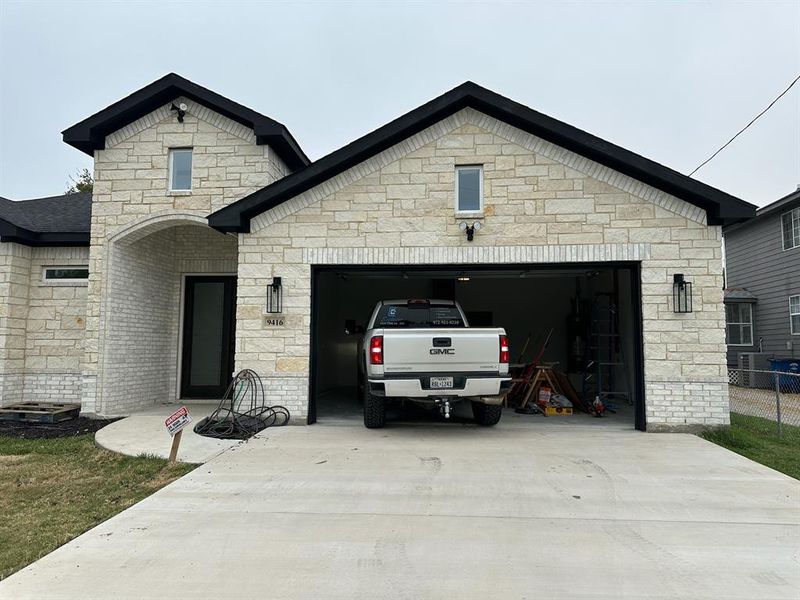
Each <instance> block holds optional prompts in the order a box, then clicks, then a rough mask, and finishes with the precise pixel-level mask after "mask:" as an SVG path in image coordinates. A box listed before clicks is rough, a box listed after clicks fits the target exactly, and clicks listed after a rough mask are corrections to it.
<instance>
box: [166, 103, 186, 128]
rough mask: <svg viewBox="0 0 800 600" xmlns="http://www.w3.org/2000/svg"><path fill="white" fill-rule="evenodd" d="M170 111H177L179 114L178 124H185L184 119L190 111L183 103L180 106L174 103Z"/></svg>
mask: <svg viewBox="0 0 800 600" xmlns="http://www.w3.org/2000/svg"><path fill="white" fill-rule="evenodd" d="M169 109H170V110H174V111H177V113H178V123H183V117H185V116H186V111H187V110H188V109H189V107H188V106H186V105H185V104H184V103H183V102H181V103H180V104H179V105H178V106H175V103H174V102H173V103H172V106H170V107H169Z"/></svg>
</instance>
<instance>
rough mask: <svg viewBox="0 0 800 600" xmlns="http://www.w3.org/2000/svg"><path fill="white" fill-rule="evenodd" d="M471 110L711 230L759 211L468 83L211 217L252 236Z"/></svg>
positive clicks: (226, 228)
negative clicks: (327, 185) (640, 189)
mask: <svg viewBox="0 0 800 600" xmlns="http://www.w3.org/2000/svg"><path fill="white" fill-rule="evenodd" d="M467 107H471V108H474V109H476V110H478V111H480V112H482V113H484V114H487V115H489V116H491V117H494V118H496V119H499V120H501V121H503V122H506V123H508V124H509V125H512V126H514V127H517V128H519V129H522V130H523V131H526V132H528V133H532V134H534V135H537V136H538V137H541V138H542V139H545V140H547V141H550V142H552V143H554V144H556V145H558V146H561V147H564V148H566V149H568V150H571V151H573V152H575V153H577V154H580V155H582V156H585V157H587V158H589V159H591V160H594V161H596V162H598V163H600V164H603V165H605V166H607V167H610V168H612V169H615V170H617V171H619V172H621V173H624V174H626V175H628V176H630V177H633V178H634V179H637V180H638V181H642V182H643V183H647V184H649V185H652V186H653V187H655V188H657V189H660V190H663V191H665V192H667V193H669V194H672V195H674V196H676V197H678V198H681V199H683V200H685V201H687V202H690V203H691V204H694V205H695V206H698V207H700V208H702V209H703V210H705V211H706V214H707V220H708V223H709V225H721V224H724V223H727V222H731V221H735V220H739V219H747V218H751V217H752V216H753V215H754V214H755V209H756V207H755V206H754V205H752V204H750V203H748V202H745V201H743V200H740V199H739V198H736V197H734V196H731V195H729V194H726V193H725V192H722V191H720V190H718V189H716V188H713V187H711V186H709V185H706V184H704V183H701V182H700V181H697V180H695V179H691V178H690V177H687V176H686V175H683V174H681V173H678V172H677V171H673V170H672V169H670V168H668V167H665V166H663V165H660V164H658V163H656V162H654V161H651V160H649V159H647V158H644V157H643V156H639V155H638V154H635V153H633V152H631V151H629V150H625V149H624V148H621V147H619V146H616V145H615V144H612V143H611V142H607V141H605V140H603V139H601V138H598V137H596V136H594V135H591V134H589V133H587V132H585V131H582V130H580V129H578V128H576V127H573V126H571V125H568V124H566V123H563V122H561V121H558V120H556V119H554V118H552V117H549V116H547V115H544V114H542V113H539V112H537V111H535V110H533V109H531V108H528V107H527V106H524V105H522V104H519V103H518V102H515V101H513V100H511V99H509V98H506V97H504V96H501V95H499V94H496V93H495V92H492V91H490V90H487V89H485V88H482V87H481V86H479V85H477V84H475V83H472V82H466V83H464V84H462V85H460V86H458V87H457V88H455V89H453V90H450V91H449V92H446V93H445V94H443V95H441V96H439V97H438V98H435V99H434V100H431V101H430V102H427V103H426V104H423V105H422V106H420V107H419V108H416V109H414V110H412V111H410V112H408V113H406V114H405V115H403V116H401V117H399V118H397V119H395V120H394V121H391V122H390V123H388V124H386V125H384V126H383V127H380V128H379V129H376V130H375V131H373V132H371V133H368V134H367V135H365V136H363V137H361V138H359V139H357V140H355V141H354V142H351V143H350V144H348V145H346V146H344V147H342V148H340V149H339V150H336V151H334V152H332V153H331V154H328V155H327V156H325V157H323V158H321V159H319V160H318V161H316V162H314V163H312V164H311V165H309V166H308V167H306V168H305V169H303V170H302V171H299V172H296V173H293V174H291V175H289V176H287V177H285V178H283V179H280V180H278V181H276V182H275V183H273V184H271V185H269V186H267V187H265V188H263V189H261V190H259V191H257V192H254V193H253V194H251V195H249V196H246V197H244V198H242V199H241V200H239V201H237V202H235V203H233V204H231V205H229V206H227V207H225V208H223V209H221V210H219V211H216V212H214V213H212V214H211V215H209V224H210V225H211V226H212V227H214V228H215V229H218V230H220V231H236V232H245V233H246V232H249V230H250V227H249V221H250V219H252V218H253V217H254V216H256V215H258V214H260V213H262V212H264V211H266V210H269V209H271V208H274V207H275V206H277V205H279V204H281V203H282V202H284V201H286V200H288V199H289V198H292V197H294V196H296V195H298V194H300V193H302V192H304V191H306V190H308V189H310V188H312V187H314V186H315V185H318V184H320V183H322V182H324V181H326V180H328V179H330V178H331V177H333V176H335V175H337V174H339V173H341V172H342V171H345V170H347V169H349V168H351V167H353V166H355V165H357V164H359V163H361V162H363V161H364V160H366V159H368V158H370V157H371V156H373V155H375V154H377V153H379V152H382V151H383V150H385V149H387V148H389V147H391V146H393V145H395V144H397V143H399V142H401V141H403V140H404V139H407V138H408V137H410V136H412V135H414V134H415V133H418V132H419V131H422V130H423V129H425V128H427V127H430V126H431V125H433V124H434V123H436V122H438V121H440V120H442V119H444V118H446V117H448V116H449V115H451V114H453V113H455V112H458V111H459V110H461V109H463V108H467Z"/></svg>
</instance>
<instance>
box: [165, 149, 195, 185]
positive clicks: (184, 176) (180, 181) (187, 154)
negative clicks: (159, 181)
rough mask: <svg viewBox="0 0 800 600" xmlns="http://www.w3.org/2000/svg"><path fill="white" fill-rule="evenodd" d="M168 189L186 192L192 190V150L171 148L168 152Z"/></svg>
mask: <svg viewBox="0 0 800 600" xmlns="http://www.w3.org/2000/svg"><path fill="white" fill-rule="evenodd" d="M169 189H170V191H171V192H188V191H191V189H192V149H191V148H173V149H172V150H170V151H169Z"/></svg>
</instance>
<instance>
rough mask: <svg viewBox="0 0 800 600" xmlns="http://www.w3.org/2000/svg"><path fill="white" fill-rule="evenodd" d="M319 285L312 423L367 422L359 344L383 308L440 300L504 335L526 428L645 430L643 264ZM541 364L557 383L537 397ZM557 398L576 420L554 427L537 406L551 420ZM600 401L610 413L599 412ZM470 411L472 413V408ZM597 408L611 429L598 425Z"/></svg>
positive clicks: (328, 272) (432, 271)
mask: <svg viewBox="0 0 800 600" xmlns="http://www.w3.org/2000/svg"><path fill="white" fill-rule="evenodd" d="M312 281H313V286H312V287H313V289H312V357H314V359H313V360H312V367H311V390H310V395H311V397H310V407H309V423H313V422H316V421H317V420H319V421H326V420H334V419H341V418H361V414H362V405H361V398H360V396H359V392H358V386H357V383H358V379H357V378H358V367H357V360H358V358H357V354H358V352H357V348H358V341H359V338H360V337H362V335H363V333H362V332H363V330H364V328H365V327H366V325H367V321H368V320H369V318H370V316H371V314H372V311H373V309H374V307H375V304H376V303H377V302H378V301H380V300H393V299H406V298H409V299H411V298H414V299H424V298H436V299H446V300H456V301H458V302H459V303H460V304H461V306H462V308H463V310H464V312H465V313H466V316H467V320H468V321H469V324H470V326H472V327H503V328H505V330H506V333H507V334H508V336H509V339H510V343H511V367H512V375H513V376H514V377H515V378H516V379H519V380H521V382H520V385H519V386H517V388H516V389H515V390H512V392H511V393H510V394H509V396H508V398H507V406H508V408H507V409H506V411H505V412H506V413H508V412H509V411H510V412H512V413H513V412H517V413H519V412H521V410H522V409H521V410H517V411H515V409H517V408H519V406H520V405H521V404H525V406H526V408H525V409H524V410H527V412H525V413H524V414H518V415H515V416H519V417H524V419H520V420H529V421H531V422H537V423H538V422H553V421H562V422H563V421H570V422H577V421H580V422H581V423H586V422H599V421H602V419H606V420H609V419H611V420H614V421H615V422H617V423H623V422H624V423H625V424H627V425H630V427H631V428H633V427H636V428H637V429H642V430H643V429H644V426H645V423H644V405H643V402H644V398H643V372H642V356H641V348H642V343H641V305H640V297H641V296H640V287H639V286H640V283H639V281H640V280H639V266H638V264H636V263H614V264H609V263H603V264H577V265H576V264H569V265H545V266H543V265H509V266H498V265H491V266H489V265H451V266H438V265H436V266H430V265H426V266H402V267H401V266H369V267H354V266H352V265H342V266H317V267H314V268H313V270H312ZM537 365H539V366H543V367H550V370H548V371H547V373H548V374H549V375H550V380H552V381H553V384H554V385H552V386H551V385H550V383H549V381H548V380H542V384H543V385H540V386H536V387H535V388H534V389H532V388H533V386H532V385H531V384H532V383H533V382H532V379H534V378H535V376H536V373H537V368H536V366H537ZM542 375H544V373H542ZM542 388H543V389H542ZM552 388H555V389H552ZM568 388H571V390H568ZM548 391H549V393H550V394H551V395H553V396H556V395H558V398H554V400H553V401H552V402H551V403H550V404H555V405H558V404H559V401H560V403H561V406H565V405H571V408H572V410H571V411H570V410H558V412H556V411H555V409H553V410H550V411H547V412H548V413H549V415H550V416H548V417H544V416H543V414H541V413H535V414H530V412H531V411H532V410H536V407H537V405H538V408H540V409H541V412H542V413H543V412H545V411H544V407H545V406H546V405H547V404H548V403H547V401H546V398H547V394H548ZM528 392H530V393H528ZM542 393H543V394H544V395H541V394H542ZM526 394H527V400H525V396H526ZM562 394H563V395H562ZM598 396H599V397H600V398H601V401H602V404H601V406H600V407H598V406H597V404H596V403H595V402H594V399H595V398H597V397H598ZM564 397H567V398H571V400H572V401H566V402H565V401H564ZM392 404H394V403H392ZM392 404H390V406H392ZM462 404H463V405H464V406H466V407H467V409H468V404H469V403H462ZM597 408H599V409H600V410H599V412H602V415H603V417H602V419H594V418H591V417H594V416H595V415H594V414H592V413H594V412H598V411H595V409H597ZM401 409H402V407H400V406H399V405H398V407H397V408H396V410H395V413H394V414H393V415H390V417H389V422H390V423H391V421H392V418H394V419H395V420H396V419H401V420H415V419H417V418H418V417H420V415H418V414H417V413H415V411H414V410H413V409H412V410H401ZM416 410H417V412H419V409H418V408H417V409H416ZM398 411H400V412H399V413H398ZM570 412H571V413H572V414H569V413H570ZM458 414H459V413H456V415H458ZM464 414H465V415H466V414H468V410H467V413H464ZM421 418H425V419H430V418H433V419H437V418H439V415H438V413H437V414H432V415H430V416H428V417H425V416H422V417H421Z"/></svg>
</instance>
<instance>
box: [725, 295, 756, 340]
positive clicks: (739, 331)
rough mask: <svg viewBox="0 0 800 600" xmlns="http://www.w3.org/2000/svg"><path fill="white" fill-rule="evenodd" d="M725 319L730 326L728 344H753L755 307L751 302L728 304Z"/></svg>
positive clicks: (728, 326)
mask: <svg viewBox="0 0 800 600" xmlns="http://www.w3.org/2000/svg"><path fill="white" fill-rule="evenodd" d="M725 321H726V323H727V328H728V344H729V345H731V346H752V345H753V307H752V305H750V304H746V303H741V304H726V305H725Z"/></svg>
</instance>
